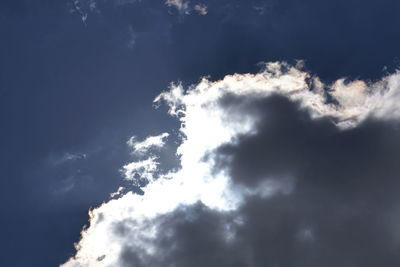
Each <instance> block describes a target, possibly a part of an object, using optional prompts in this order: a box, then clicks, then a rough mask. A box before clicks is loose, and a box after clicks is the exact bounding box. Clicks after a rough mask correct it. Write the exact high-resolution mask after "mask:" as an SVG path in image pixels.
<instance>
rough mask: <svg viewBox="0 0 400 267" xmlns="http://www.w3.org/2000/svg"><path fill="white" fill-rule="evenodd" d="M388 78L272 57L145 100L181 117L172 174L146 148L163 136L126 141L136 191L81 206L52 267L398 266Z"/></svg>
mask: <svg viewBox="0 0 400 267" xmlns="http://www.w3.org/2000/svg"><path fill="white" fill-rule="evenodd" d="M399 81H400V73H398V72H396V73H394V74H392V75H389V76H386V77H383V78H382V79H381V80H379V81H376V82H366V81H346V79H340V80H338V81H336V82H334V83H332V84H324V83H323V82H321V81H320V79H319V78H318V77H316V76H313V75H311V74H309V73H307V72H305V71H303V70H302V63H301V62H299V64H298V65H297V66H291V65H288V64H286V63H279V62H275V63H267V64H265V69H264V70H263V71H261V72H260V73H257V74H234V75H228V76H226V77H225V78H223V79H222V80H220V81H214V82H213V81H210V80H208V79H205V78H204V79H202V80H201V81H200V82H199V83H198V84H196V85H193V86H191V87H189V88H186V89H184V88H183V86H182V85H181V84H173V85H171V88H170V90H169V91H166V92H164V93H162V94H160V95H159V96H158V97H157V98H156V100H155V101H156V102H160V101H161V102H162V101H164V102H165V103H167V105H168V106H169V113H170V114H171V115H172V116H176V117H177V118H178V119H179V120H180V122H181V128H180V136H182V140H181V143H180V145H179V147H178V149H177V151H176V155H175V154H172V155H171V157H177V158H178V159H179V160H180V168H179V169H177V170H170V171H167V172H163V173H161V174H160V173H159V172H158V170H157V169H158V168H157V164H155V165H152V164H153V163H154V162H151V160H153V158H152V157H153V154H152V153H153V152H152V153H150V154H149V155H147V154H146V152H145V151H146V149H147V148H149V147H151V146H154V145H155V146H157V144H163V138H165V137H166V136H164V137H163V135H161V136H158V137H150V138H148V139H145V141H144V142H142V143H136V142H135V139H132V140H131V141H130V142H129V145H130V146H131V147H132V149H133V150H134V151H135V149H136V146H139V148H140V147H143V149H144V152H143V153H141V155H142V156H143V157H147V159H149V161H145V159H143V161H142V162H140V161H135V162H133V163H130V164H127V165H126V166H125V170H126V172H127V173H128V174H129V175H132V174H133V173H134V172H135V170H140V168H142V167H143V166H145V167H143V168H145V169H146V173H140V172H138V171H136V173H137V174H138V175H139V176H141V175H144V176H146V177H147V178H148V179H149V180H150V182H149V183H148V184H147V186H146V187H144V188H142V189H143V190H144V192H145V193H144V194H143V195H138V194H133V193H131V192H128V193H126V194H123V195H121V196H120V197H119V198H118V199H112V200H110V201H108V202H106V203H104V204H103V205H101V206H99V207H97V208H95V209H93V210H91V211H90V213H89V215H90V225H89V226H88V227H87V228H86V229H85V230H83V231H82V236H81V240H80V241H79V242H78V243H77V245H76V248H77V253H76V255H75V256H74V257H73V258H71V259H69V260H68V262H66V263H65V264H63V265H62V266H64V267H69V266H117V267H119V266H137V267H140V266H155V267H157V266H182V267H183V266H185V267H196V266H249V267H253V266H285V267H291V266H293V267H294V266H310V267H314V266H315V267H317V266H324V267H331V266H332V267H334V266H335V267H336V266H393V267H394V266H399V264H400V254H399V249H400V227H399V225H400V216H399V211H400V204H399V203H400V197H399V196H400V194H399V190H400V180H399V177H400V165H399V164H398V159H399V158H400V141H399V140H400V139H399V137H400V132H399V130H398V126H399V124H398V119H399V116H400V113H399V111H400V108H399V104H398V103H399V100H400V97H399V92H400V84H399ZM139 144H140V145H139ZM147 144H149V145H147ZM150 144H151V145H150ZM139 150H141V149H139ZM140 164H142V165H143V166H142V165H140ZM139 165H140V166H139ZM153 174H154V177H157V179H152V177H151V176H152V175H153ZM129 175H128V176H129ZM154 177H153V178H154Z"/></svg>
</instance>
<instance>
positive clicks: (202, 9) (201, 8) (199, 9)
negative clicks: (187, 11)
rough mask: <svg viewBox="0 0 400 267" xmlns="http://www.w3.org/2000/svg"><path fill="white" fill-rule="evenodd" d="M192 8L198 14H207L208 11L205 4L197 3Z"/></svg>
mask: <svg viewBox="0 0 400 267" xmlns="http://www.w3.org/2000/svg"><path fill="white" fill-rule="evenodd" d="M193 9H194V10H196V11H197V13H198V14H200V15H203V16H204V15H207V13H208V10H207V6H206V5H205V4H197V5H195V6H194V8H193Z"/></svg>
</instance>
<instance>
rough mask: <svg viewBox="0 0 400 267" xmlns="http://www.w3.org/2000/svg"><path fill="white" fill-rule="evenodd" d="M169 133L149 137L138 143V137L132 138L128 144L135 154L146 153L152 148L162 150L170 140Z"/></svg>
mask: <svg viewBox="0 0 400 267" xmlns="http://www.w3.org/2000/svg"><path fill="white" fill-rule="evenodd" d="M168 136H169V134H168V133H162V134H160V135H157V136H149V137H147V138H146V139H145V140H144V141H142V142H140V141H137V137H136V136H132V137H131V138H130V139H129V140H128V142H127V144H128V145H129V146H130V147H131V148H132V152H133V153H134V154H143V153H146V152H147V151H148V150H149V149H151V148H161V147H163V146H164V145H165V140H166V139H167V138H168Z"/></svg>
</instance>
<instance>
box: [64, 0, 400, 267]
mask: <svg viewBox="0 0 400 267" xmlns="http://www.w3.org/2000/svg"><path fill="white" fill-rule="evenodd" d="M167 2H170V3H171V5H175V4H172V3H175V2H180V1H167ZM310 81H311V82H310ZM399 82H400V73H399V72H396V73H394V74H392V75H389V76H387V77H383V78H382V79H381V80H380V81H378V82H375V83H370V82H365V81H361V80H356V81H351V82H345V80H344V79H341V80H338V81H336V82H334V83H333V84H331V85H329V84H328V85H326V84H323V83H322V82H321V81H320V80H319V78H318V77H315V76H312V75H311V74H309V73H307V72H304V71H302V70H301V69H300V68H298V67H293V66H290V65H288V64H286V63H279V62H273V63H267V64H266V65H265V70H264V71H262V72H260V73H257V74H234V75H228V76H226V77H224V78H223V79H222V80H220V81H214V82H213V81H210V80H208V79H205V78H204V79H202V80H201V82H199V83H198V84H196V85H194V86H192V87H190V88H188V90H186V91H185V90H184V88H183V87H182V85H180V84H172V85H171V88H170V90H169V91H166V92H164V93H162V94H160V95H159V96H158V97H157V98H156V99H155V101H156V102H159V101H165V102H166V103H167V104H168V106H169V108H170V109H169V113H170V114H171V115H173V116H176V117H178V118H179V120H180V121H181V123H182V126H181V128H180V132H181V134H182V136H183V139H182V143H181V145H180V146H179V148H178V149H177V156H178V157H179V159H180V162H181V168H180V169H179V170H177V171H171V172H169V173H166V174H162V175H160V178H158V179H152V175H153V174H154V173H155V172H157V162H156V158H153V157H149V158H147V159H146V160H143V161H138V162H132V163H129V164H127V165H125V166H124V167H123V169H124V170H125V177H126V178H127V179H132V177H133V176H134V175H135V174H138V175H140V176H144V177H146V178H148V179H149V180H150V181H151V182H150V184H148V185H147V187H146V188H144V191H145V194H144V195H143V196H141V195H135V194H133V193H131V192H129V193H127V194H125V195H123V196H121V197H120V198H119V199H113V200H110V201H108V202H106V203H104V204H103V205H101V206H99V207H97V208H95V209H93V210H91V211H90V213H89V215H90V226H89V227H88V228H87V229H85V230H83V231H82V234H81V240H80V241H79V243H78V244H77V245H76V248H77V253H76V255H75V257H73V258H71V259H70V260H69V261H68V262H67V263H65V264H63V265H62V266H63V267H71V266H115V267H119V266H124V265H123V263H122V260H121V253H122V251H123V250H124V248H126V247H129V248H130V249H131V250H133V251H135V252H136V254H137V257H138V261H140V262H142V263H143V264H144V266H146V261H147V260H148V259H149V258H152V257H157V245H156V240H157V236H158V235H159V233H161V232H162V231H163V229H160V226H159V223H158V221H157V220H156V218H158V217H157V216H159V215H165V214H169V213H171V212H173V211H175V210H176V209H177V208H178V207H182V206H187V205H192V204H194V203H196V202H201V203H203V204H204V205H205V206H207V207H208V208H210V209H213V210H215V211H217V212H229V211H234V210H236V209H238V207H240V205H241V204H242V203H243V201H244V198H245V197H246V196H247V195H260V196H261V197H265V198H268V197H270V196H272V195H274V194H276V193H283V194H290V193H291V191H292V190H293V187H295V184H294V182H293V179H292V177H288V178H287V179H283V180H282V181H283V183H278V181H277V180H273V179H272V180H266V182H265V183H263V184H261V185H260V187H258V188H257V189H255V190H250V189H249V188H246V187H244V186H236V185H234V184H233V183H232V180H231V177H229V175H228V174H227V173H224V172H218V173H215V172H213V171H212V166H213V165H214V161H215V159H214V157H213V153H212V152H213V151H214V150H215V149H216V148H218V147H220V146H221V145H222V144H226V143H231V142H235V138H236V137H237V136H238V135H240V134H249V133H250V134H251V133H252V131H254V125H255V123H256V120H257V118H255V117H254V116H252V115H251V114H241V116H236V115H235V113H234V112H231V110H227V109H224V107H223V106H222V105H221V101H222V100H223V98H224V97H225V96H226V95H229V94H232V95H235V96H239V97H240V98H241V99H246V98H249V99H255V98H266V97H268V96H270V95H272V94H279V95H282V96H285V97H287V98H288V99H290V100H292V101H297V102H299V103H300V105H301V107H303V108H304V109H307V110H309V112H310V113H311V115H312V117H313V118H320V117H324V116H327V117H331V118H334V119H335V121H336V123H337V126H338V127H339V128H342V129H344V128H346V127H356V126H357V125H358V124H359V123H360V122H362V121H363V120H365V119H366V118H367V117H369V116H372V117H376V118H380V119H399V118H400V101H399V100H400V83H399ZM325 88H330V90H331V93H330V94H331V96H332V97H333V98H334V99H335V100H336V101H337V102H334V101H328V99H327V96H326V93H325ZM167 136H168V135H167V134H165V133H164V134H162V135H159V136H152V137H149V138H147V139H145V140H144V141H143V142H136V139H135V138H132V139H130V141H128V145H129V146H130V147H131V148H132V149H133V151H136V152H140V153H142V154H145V153H146V151H147V150H148V149H149V148H150V147H159V146H162V145H163V144H164V138H166V137H167ZM207 155H208V157H205V156H207ZM172 156H173V155H172ZM117 225H123V233H124V234H123V235H121V234H117V233H116V230H115V229H116V226H117ZM227 229H228V230H227V231H228V233H227V239H231V238H233V237H232V235H231V234H232V233H231V234H230V233H229V227H228V228H227ZM121 231H122V230H121ZM228 237H229V238H228ZM301 237H302V238H303V239H310V238H313V234H312V232H311V230H304V231H303V232H301ZM99 259H101V260H99ZM147 266H148V265H147Z"/></svg>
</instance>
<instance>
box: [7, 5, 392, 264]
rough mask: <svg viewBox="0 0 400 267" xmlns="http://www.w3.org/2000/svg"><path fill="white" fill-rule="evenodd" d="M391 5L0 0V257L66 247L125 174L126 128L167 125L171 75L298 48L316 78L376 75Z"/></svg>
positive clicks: (384, 64) (62, 256) (188, 77)
mask: <svg viewBox="0 0 400 267" xmlns="http://www.w3.org/2000/svg"><path fill="white" fill-rule="evenodd" d="M399 13H400V2H398V1H390V0H383V1H369V0H364V1H358V0H347V1H343V0H335V1H317V0H305V1H293V0H283V1H282V0H281V1H279V0H266V1H264V0H257V1H256V0H252V1H239V0H233V1H232V0H230V1H228V0H215V1H199V2H197V1H187V2H185V1H178V0H176V1H167V2H164V1H159V0H136V1H135V0H132V1H128V0H127V1H122V0H120V1H117V0H75V1H69V0H59V1H49V0H38V1H29V0H17V1H15V0H14V1H12V0H2V1H1V2H0V36H1V37H0V123H1V131H0V137H1V138H0V147H1V153H0V159H1V160H0V162H1V163H0V164H1V168H0V169H1V180H0V181H1V187H0V188H1V194H0V199H1V202H2V203H3V205H2V209H1V210H2V212H1V214H2V215H1V222H0V223H1V226H2V229H3V237H2V240H3V241H2V244H1V251H2V255H3V256H2V262H3V263H2V265H4V266H9V267H13V266H33V267H36V266H38V267H43V266H58V265H59V264H62V263H64V262H66V261H67V260H68V258H69V257H71V256H73V255H74V254H75V248H74V246H73V244H74V242H78V241H79V236H80V232H81V230H82V227H83V226H84V225H86V224H87V223H88V215H87V214H88V210H89V209H90V208H93V207H96V206H98V205H100V204H101V203H103V202H104V201H108V200H109V195H110V194H111V193H113V192H115V191H117V190H118V188H119V187H121V186H126V183H127V181H126V180H124V179H123V174H122V173H121V168H122V166H124V165H125V164H127V163H128V162H130V161H132V157H133V156H132V153H131V151H130V150H129V147H128V146H127V144H126V142H127V140H128V139H129V138H130V137H131V136H137V137H138V138H139V139H140V140H142V139H144V138H146V137H147V136H149V135H158V134H161V133H163V132H170V133H174V130H173V129H175V130H176V131H177V129H178V128H179V121H178V120H176V119H175V118H172V117H171V116H169V115H168V114H167V109H168V107H166V106H165V105H161V106H160V108H159V109H156V108H154V106H153V99H154V98H155V97H156V96H157V95H158V94H160V93H161V92H162V91H165V90H168V88H169V86H170V83H171V82H175V83H177V82H181V83H182V85H183V86H189V85H190V84H194V83H198V82H199V81H200V80H201V78H202V77H204V76H207V77H209V79H210V80H212V81H216V80H219V79H222V78H223V77H224V76H226V75H229V74H234V73H238V74H243V73H257V72H259V71H260V70H262V69H263V65H262V62H271V61H287V62H288V63H289V64H290V65H295V64H296V62H297V60H304V62H305V63H304V65H305V66H304V71H306V72H307V73H310V74H312V75H314V74H315V75H317V76H318V77H319V79H320V80H321V81H322V82H323V83H325V84H331V83H333V82H334V81H336V80H338V79H340V78H346V79H347V80H364V81H369V82H376V81H379V80H380V79H381V78H382V77H384V76H387V75H390V74H392V73H394V72H395V71H396V69H397V68H398V66H399V62H400V59H399V57H400V54H399V49H398V48H399V47H400V16H399ZM271 105H272V104H271ZM283 106H285V104H283ZM246 110H247V109H246ZM299 127H300V126H299ZM313 127H314V126H313ZM316 127H317V126H316ZM318 127H319V126H318ZM318 127H317V128H318ZM321 127H322V128H324V127H325V126H321ZM365 127H366V128H368V127H370V126H369V125H367V126H365ZM371 127H372V126H371ZM385 127H386V126H385ZM328 128H329V127H328ZM318 129H320V128H318ZM324 129H325V128H324ZM363 129H364V128H363ZM368 129H369V128H368ZM374 129H375V128H373V127H372V130H370V131H371V132H372V133H375V132H374V131H375V130H376V129H375V130H374ZM385 129H386V128H385ZM329 131H330V128H329V130H323V132H324V133H325V132H329ZM332 131H333V130H332ZM175 134H176V132H175ZM305 134H307V133H305ZM355 134H360V133H355ZM390 134H391V132H390ZM390 134H389V135H390ZM177 136H178V137H176V138H178V139H179V134H177ZM349 138H351V137H349ZM365 138H367V137H365ZM339 139H340V138H339ZM335 140H336V139H335ZM340 140H341V139H340ZM394 140H396V139H395V138H394ZM336 141H337V140H336ZM249 142H250V141H249ZM337 142H339V143H340V142H341V141H337ZM343 142H344V141H343ZM346 142H347V141H346ZM173 146H174V145H173V144H171V147H173ZM171 149H172V148H171ZM313 149H315V150H317V149H318V148H313ZM357 149H359V148H357ZM235 151H236V150H235ZM238 151H241V150H240V149H239V150H238ZM257 153H259V151H258V152H257ZM393 153H394V152H393ZM383 155H385V154H383ZM396 155H397V154H396ZM238 157H239V156H238ZM239 158H240V157H239ZM163 161H164V162H163V164H166V165H167V166H169V165H174V164H175V163H174V162H175V161H174V159H167V156H165V159H163ZM239 165H240V164H239ZM377 169H379V168H377ZM396 171H397V170H396ZM393 172H395V171H393ZM128 187H129V190H133V192H137V193H141V189H139V188H138V187H137V186H132V185H130V186H128ZM385 203H386V202H385ZM382 205H383V204H382ZM207 216H208V215H207ZM293 220H296V219H293ZM249 242H250V241H249ZM277 253H278V252H277ZM278 254H279V253H278ZM397 260H398V258H397ZM171 261H172V260H171ZM388 264H389V263H388ZM121 266H123V265H121ZM127 266H130V265H129V264H128V265H127ZM138 266H139V265H138ZM154 266H157V265H154ZM179 266H180V265H179ZM193 266H196V265H193ZM210 266H211V265H210ZM279 266H280V265H279ZM288 266H291V265H290V264H289V265H288ZM354 266H359V265H354ZM387 266H395V264H394V265H390V264H389V265H387Z"/></svg>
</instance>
